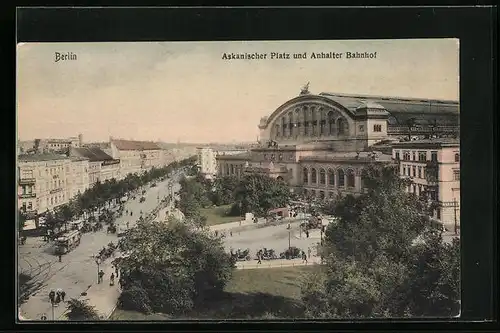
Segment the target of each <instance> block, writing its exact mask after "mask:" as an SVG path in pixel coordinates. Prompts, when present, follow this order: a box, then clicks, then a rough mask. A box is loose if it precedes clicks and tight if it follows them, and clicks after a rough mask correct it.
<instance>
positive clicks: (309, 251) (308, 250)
mask: <svg viewBox="0 0 500 333" xmlns="http://www.w3.org/2000/svg"><path fill="white" fill-rule="evenodd" d="M307 256H308V258H309V259H311V248H310V247H308V248H307Z"/></svg>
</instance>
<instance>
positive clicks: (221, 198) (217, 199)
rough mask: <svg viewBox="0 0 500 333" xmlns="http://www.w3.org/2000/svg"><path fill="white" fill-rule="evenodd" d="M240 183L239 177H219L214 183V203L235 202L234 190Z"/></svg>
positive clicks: (225, 203)
mask: <svg viewBox="0 0 500 333" xmlns="http://www.w3.org/2000/svg"><path fill="white" fill-rule="evenodd" d="M238 184H239V179H238V178H237V177H234V176H224V177H221V178H217V179H216V180H215V181H214V183H213V191H211V200H212V202H213V204H214V205H217V206H220V205H228V204H230V203H233V202H234V191H235V189H236V188H237V186H238Z"/></svg>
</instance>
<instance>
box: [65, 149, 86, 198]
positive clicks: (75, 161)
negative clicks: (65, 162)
mask: <svg viewBox="0 0 500 333" xmlns="http://www.w3.org/2000/svg"><path fill="white" fill-rule="evenodd" d="M70 160H71V174H70V177H69V181H70V198H73V197H74V196H76V195H78V194H79V193H80V194H81V193H84V192H85V191H86V190H87V189H88V188H89V186H90V180H89V170H90V164H89V163H90V162H89V159H88V158H85V157H78V156H73V157H70Z"/></svg>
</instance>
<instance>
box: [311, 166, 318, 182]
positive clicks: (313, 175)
mask: <svg viewBox="0 0 500 333" xmlns="http://www.w3.org/2000/svg"><path fill="white" fill-rule="evenodd" d="M316 177H317V176H316V169H314V168H312V169H311V183H312V184H316V182H317V179H316Z"/></svg>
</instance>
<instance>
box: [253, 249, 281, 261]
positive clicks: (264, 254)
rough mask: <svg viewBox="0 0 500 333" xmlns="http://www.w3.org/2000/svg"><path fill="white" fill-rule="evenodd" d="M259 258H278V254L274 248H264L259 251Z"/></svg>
mask: <svg viewBox="0 0 500 333" xmlns="http://www.w3.org/2000/svg"><path fill="white" fill-rule="evenodd" d="M259 258H260V259H261V260H274V259H278V256H277V255H276V251H274V250H273V249H266V248H263V249H261V250H259V251H257V259H259Z"/></svg>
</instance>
